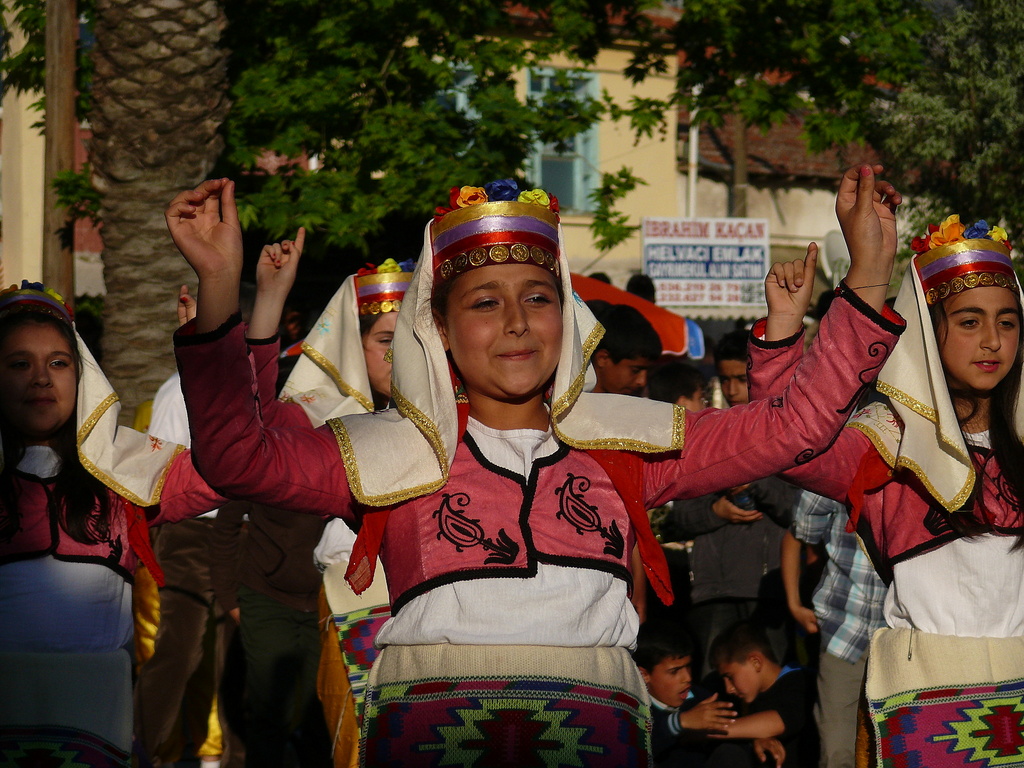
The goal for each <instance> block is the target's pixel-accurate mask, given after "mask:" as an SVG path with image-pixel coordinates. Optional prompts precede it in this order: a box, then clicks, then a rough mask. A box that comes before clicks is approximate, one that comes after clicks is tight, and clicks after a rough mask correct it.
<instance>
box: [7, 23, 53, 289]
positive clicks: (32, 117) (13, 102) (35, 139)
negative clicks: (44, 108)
mask: <svg viewBox="0 0 1024 768" xmlns="http://www.w3.org/2000/svg"><path fill="white" fill-rule="evenodd" d="M8 28H9V29H12V30H14V29H16V27H15V25H13V24H11V25H9V26H8ZM23 42H24V37H23V36H22V35H21V33H20V32H14V34H13V35H12V38H11V50H12V51H17V50H18V49H19V48H20V47H21V46H22V45H23ZM38 99H39V94H22V95H18V94H16V93H14V91H13V89H10V90H8V92H7V94H6V95H5V96H4V98H3V128H2V136H0V142H2V143H0V147H2V152H3V155H2V173H0V206H2V211H3V240H2V243H0V247H2V251H0V264H2V266H3V280H2V285H3V286H4V287H6V286H8V285H10V284H11V283H15V282H18V283H20V281H21V280H33V281H38V280H42V277H43V158H44V153H45V144H46V142H45V139H44V138H43V136H42V132H41V131H40V130H39V129H37V128H33V127H32V124H33V123H37V122H39V121H41V120H42V119H43V116H42V113H40V112H36V111H34V110H32V109H31V108H30V106H31V104H32V103H33V102H35V101H37V100H38Z"/></svg>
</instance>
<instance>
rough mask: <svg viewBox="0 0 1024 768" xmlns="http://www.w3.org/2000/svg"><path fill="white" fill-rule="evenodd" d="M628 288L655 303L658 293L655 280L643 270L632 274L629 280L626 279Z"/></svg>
mask: <svg viewBox="0 0 1024 768" xmlns="http://www.w3.org/2000/svg"><path fill="white" fill-rule="evenodd" d="M626 290H627V291H628V292H629V293H632V294H633V295H634V296H639V297H640V298H641V299H647V301H649V302H651V303H652V304H653V303H654V297H655V295H656V291H655V290H654V281H653V280H651V278H649V277H648V276H647V275H645V274H643V273H642V272H638V273H637V274H635V275H632V276H630V278H629V280H627V281H626Z"/></svg>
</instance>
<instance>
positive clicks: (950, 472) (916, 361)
mask: <svg viewBox="0 0 1024 768" xmlns="http://www.w3.org/2000/svg"><path fill="white" fill-rule="evenodd" d="M968 242H970V241H968ZM916 264H917V259H915V260H914V263H912V264H911V265H910V266H909V267H908V268H907V272H906V275H905V276H904V278H903V284H902V285H901V286H900V291H899V294H898V295H897V297H896V303H895V305H894V307H893V309H895V310H896V311H897V312H899V314H900V315H902V316H903V317H904V318H905V319H906V322H907V327H906V330H905V331H904V332H903V335H902V336H901V337H900V339H899V342H897V344H896V347H895V349H894V350H893V352H892V354H891V355H890V356H889V359H888V360H887V361H886V363H885V365H884V366H883V367H882V370H881V371H880V372H879V374H878V381H877V383H876V388H877V390H878V392H879V393H881V394H883V395H885V396H886V397H888V398H889V403H890V407H891V409H892V411H893V412H895V414H896V416H898V418H899V420H900V421H901V422H902V429H901V428H900V425H899V424H896V423H893V421H892V419H891V418H889V417H887V415H886V411H887V409H886V408H885V406H884V405H883V406H878V405H876V406H872V407H869V408H868V409H866V410H865V411H864V412H861V413H859V414H857V415H856V416H855V417H854V419H853V420H852V421H851V424H850V426H852V427H854V428H856V429H859V430H861V431H862V432H864V433H865V434H866V435H867V436H868V438H869V439H871V441H872V443H874V445H875V447H876V448H877V449H878V451H879V453H880V454H881V455H882V457H883V458H884V459H885V460H886V462H887V463H888V464H889V465H890V466H892V467H894V468H895V467H906V468H907V469H909V470H911V471H912V472H913V473H914V474H915V475H917V477H918V478H919V479H920V481H921V482H922V484H924V486H925V488H927V489H928V492H929V493H930V494H931V495H932V496H933V497H934V498H935V500H936V501H938V502H939V503H940V504H942V506H943V507H945V508H946V509H947V510H949V511H950V512H955V511H956V510H958V509H960V508H961V507H963V505H964V504H965V503H966V501H967V499H968V497H969V496H970V495H971V491H972V489H973V488H974V480H975V471H974V466H973V464H972V463H971V458H970V454H969V453H968V451H967V445H966V443H965V441H964V436H963V433H962V432H961V430H960V423H959V421H958V420H957V415H956V409H955V408H954V406H953V400H952V398H951V397H950V395H949V386H948V384H947V383H946V375H945V372H944V371H943V368H942V359H941V357H940V355H939V344H938V340H937V338H936V336H935V329H934V327H933V326H932V319H931V313H930V312H929V308H928V302H927V301H926V300H925V294H926V290H925V287H924V285H923V284H922V280H921V276H920V275H919V274H918V269H917V268H916ZM988 284H991V283H988ZM967 289H968V290H969V287H968V288H967ZM1017 290H1018V294H1017V295H1018V296H1020V285H1019V283H1018V286H1017ZM1015 427H1016V431H1017V434H1018V436H1024V388H1022V392H1021V393H1020V395H1018V401H1017V408H1016V420H1015Z"/></svg>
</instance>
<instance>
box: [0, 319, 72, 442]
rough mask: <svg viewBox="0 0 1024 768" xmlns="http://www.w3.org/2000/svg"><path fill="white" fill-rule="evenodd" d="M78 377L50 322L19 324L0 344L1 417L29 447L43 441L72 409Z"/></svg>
mask: <svg viewBox="0 0 1024 768" xmlns="http://www.w3.org/2000/svg"><path fill="white" fill-rule="evenodd" d="M77 397H78V375H77V371H76V369H75V357H74V355H73V353H72V350H71V347H70V345H69V343H68V339H67V336H65V334H63V333H62V332H61V330H60V329H59V328H57V326H56V325H55V324H54V323H51V322H47V321H35V320H31V321H27V322H21V323H19V324H18V325H17V326H15V327H14V328H13V329H12V330H11V331H10V332H8V333H7V334H6V335H5V336H4V338H3V341H2V343H0V415H2V417H3V420H4V421H5V422H6V423H7V424H9V425H10V426H11V427H12V428H14V429H15V430H16V431H17V432H18V433H19V434H20V435H21V436H22V439H23V440H24V441H25V443H26V444H28V445H41V444H47V443H49V442H50V440H51V439H52V438H53V437H54V436H55V435H56V434H57V433H58V432H59V431H60V429H61V427H63V426H64V425H65V424H66V423H67V421H68V419H70V418H71V415H72V414H73V413H74V412H75V403H76V401H77Z"/></svg>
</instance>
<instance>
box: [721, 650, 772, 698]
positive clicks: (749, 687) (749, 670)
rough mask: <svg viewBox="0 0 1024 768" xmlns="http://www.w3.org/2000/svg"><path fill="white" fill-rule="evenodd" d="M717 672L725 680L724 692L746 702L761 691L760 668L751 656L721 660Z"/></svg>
mask: <svg viewBox="0 0 1024 768" xmlns="http://www.w3.org/2000/svg"><path fill="white" fill-rule="evenodd" d="M718 674H720V675H721V676H722V680H724V681H725V691H726V693H728V694H729V695H730V696H738V697H739V698H741V699H742V700H743V701H745V702H747V703H748V704H749V703H750V702H752V701H753V700H754V699H756V698H757V695H758V694H759V693H761V687H762V686H761V683H762V681H761V670H760V669H759V668H758V665H757V664H756V663H755V661H754V659H753V658H752V657H751V658H748V659H747V660H746V661H724V662H721V663H719V665H718Z"/></svg>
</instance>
